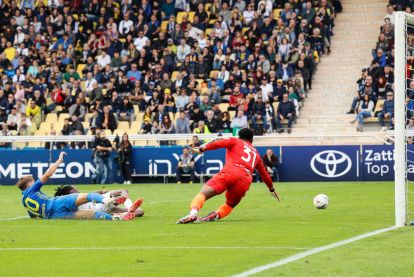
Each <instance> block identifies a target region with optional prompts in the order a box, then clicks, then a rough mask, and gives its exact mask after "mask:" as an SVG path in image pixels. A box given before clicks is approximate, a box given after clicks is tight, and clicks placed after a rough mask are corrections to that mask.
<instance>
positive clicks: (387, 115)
mask: <svg viewBox="0 0 414 277" xmlns="http://www.w3.org/2000/svg"><path fill="white" fill-rule="evenodd" d="M378 119H379V122H380V124H381V131H386V130H387V127H385V120H388V121H389V128H390V129H391V130H392V129H394V93H392V92H388V93H387V99H386V100H385V102H384V106H383V107H382V111H381V112H379V113H378Z"/></svg>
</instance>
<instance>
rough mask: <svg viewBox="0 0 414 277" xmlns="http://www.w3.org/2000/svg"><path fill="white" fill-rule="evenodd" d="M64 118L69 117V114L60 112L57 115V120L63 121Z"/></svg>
mask: <svg viewBox="0 0 414 277" xmlns="http://www.w3.org/2000/svg"><path fill="white" fill-rule="evenodd" d="M66 118H69V114H68V113H61V114H60V115H59V120H58V121H59V122H64V121H65V119H66Z"/></svg>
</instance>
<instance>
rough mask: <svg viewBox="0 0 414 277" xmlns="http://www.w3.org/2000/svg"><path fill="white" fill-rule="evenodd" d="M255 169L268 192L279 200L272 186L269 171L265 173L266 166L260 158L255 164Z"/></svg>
mask: <svg viewBox="0 0 414 277" xmlns="http://www.w3.org/2000/svg"><path fill="white" fill-rule="evenodd" d="M256 169H257V171H258V172H259V174H260V177H261V178H262V180H263V182H264V183H265V184H266V186H267V187H268V189H269V191H270V194H271V195H272V196H273V197H274V198H276V199H277V200H278V201H280V196H279V194H278V193H277V192H276V191H275V188H274V187H273V182H272V178H270V176H269V173H267V170H266V167H265V166H264V164H263V162H262V160H259V162H258V163H257V165H256Z"/></svg>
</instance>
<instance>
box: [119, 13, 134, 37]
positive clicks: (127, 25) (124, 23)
mask: <svg viewBox="0 0 414 277" xmlns="http://www.w3.org/2000/svg"><path fill="white" fill-rule="evenodd" d="M133 25H134V22H132V20H130V19H129V13H126V14H125V15H124V19H123V20H121V22H120V23H119V27H118V31H119V36H120V37H126V36H127V35H128V34H129V33H130V32H131V28H132V27H133Z"/></svg>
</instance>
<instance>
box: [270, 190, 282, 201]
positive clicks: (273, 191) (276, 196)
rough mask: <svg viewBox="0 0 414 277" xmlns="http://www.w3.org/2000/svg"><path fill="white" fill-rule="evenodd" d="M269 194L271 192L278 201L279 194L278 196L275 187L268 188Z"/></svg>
mask: <svg viewBox="0 0 414 277" xmlns="http://www.w3.org/2000/svg"><path fill="white" fill-rule="evenodd" d="M270 194H271V195H272V196H273V197H274V198H276V199H277V201H279V202H280V196H279V194H278V193H277V192H276V191H275V189H274V188H273V189H271V190H270Z"/></svg>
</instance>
